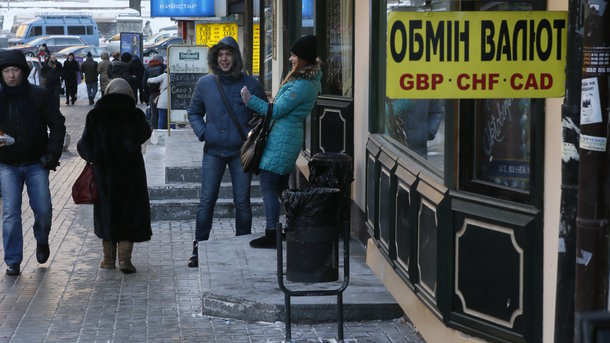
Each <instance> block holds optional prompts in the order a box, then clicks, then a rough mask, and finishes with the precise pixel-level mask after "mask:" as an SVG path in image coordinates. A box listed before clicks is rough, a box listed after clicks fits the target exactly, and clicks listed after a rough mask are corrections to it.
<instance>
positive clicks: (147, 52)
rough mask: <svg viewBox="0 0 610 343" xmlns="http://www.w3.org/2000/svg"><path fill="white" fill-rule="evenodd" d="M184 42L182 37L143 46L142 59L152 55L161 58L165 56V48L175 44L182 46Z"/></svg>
mask: <svg viewBox="0 0 610 343" xmlns="http://www.w3.org/2000/svg"><path fill="white" fill-rule="evenodd" d="M183 43H184V40H182V37H169V38H165V39H164V40H162V41H160V42H157V43H156V44H152V45H148V46H146V45H145V46H144V52H143V53H142V56H144V57H152V56H154V55H162V56H163V57H165V56H167V47H168V46H170V45H175V44H183Z"/></svg>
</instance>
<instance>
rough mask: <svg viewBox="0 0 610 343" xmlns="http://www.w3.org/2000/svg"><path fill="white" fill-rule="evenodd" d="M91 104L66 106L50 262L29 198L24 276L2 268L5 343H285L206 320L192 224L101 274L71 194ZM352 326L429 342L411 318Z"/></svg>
mask: <svg viewBox="0 0 610 343" xmlns="http://www.w3.org/2000/svg"><path fill="white" fill-rule="evenodd" d="M86 102H87V100H86V99H79V100H78V101H77V104H76V106H66V105H64V104H63V101H62V108H61V109H62V112H63V113H64V115H65V116H66V126H67V128H68V133H69V134H70V136H71V143H70V146H69V149H68V151H66V152H65V153H64V155H63V157H62V159H61V166H60V167H59V168H58V169H57V172H52V173H51V194H52V199H53V209H54V213H53V225H52V229H51V234H50V239H49V243H50V246H51V256H50V258H49V261H48V262H47V263H45V264H43V265H39V264H38V263H37V261H36V258H35V247H36V243H35V240H34V237H33V233H32V229H31V227H32V222H33V215H32V212H31V210H30V209H29V207H28V206H27V196H25V197H24V199H25V200H24V207H23V223H24V225H23V229H24V232H23V235H24V260H23V263H22V265H21V268H22V274H21V275H20V276H17V277H14V276H7V275H5V274H4V269H5V267H6V266H5V264H4V262H3V261H1V262H0V268H1V269H0V342H15V343H16V342H28V343H29V342H281V341H282V340H283V339H284V337H285V336H284V335H285V332H284V329H285V328H284V323H282V322H275V323H267V322H256V323H250V322H243V321H237V320H231V319H223V318H211V317H203V316H201V314H200V306H201V298H200V293H199V285H198V277H197V269H195V268H188V267H187V266H186V259H187V258H188V256H189V255H190V252H191V250H192V239H193V236H194V223H193V222H155V223H153V238H152V240H151V241H149V242H145V243H137V244H136V245H135V248H134V257H133V262H134V265H135V266H136V268H137V269H138V271H137V273H135V274H132V275H124V274H122V273H121V272H119V271H118V270H103V269H100V268H99V267H98V265H99V262H100V259H101V251H102V249H101V242H100V240H99V239H98V238H97V237H96V236H95V235H94V233H93V229H92V217H93V214H92V207H91V206H88V205H75V204H74V203H73V202H72V199H71V196H70V189H71V186H72V183H73V181H74V179H75V178H76V177H77V176H78V174H79V173H80V171H81V169H82V167H83V161H82V160H81V159H80V158H79V157H78V154H77V152H76V141H77V140H78V138H79V137H80V135H81V133H82V128H83V124H84V119H85V116H86V113H87V111H88V109H89V107H88V106H86V105H85V104H86ZM254 227H255V230H254V231H256V228H260V227H263V221H262V218H255V220H254ZM259 231H261V230H260V229H259ZM233 235H234V227H233V223H232V221H231V220H220V219H219V220H215V222H214V228H213V230H212V237H211V239H220V238H223V237H230V236H233ZM0 249H1V250H0V255H3V254H4V251H3V248H1V247H0ZM336 326H337V325H336V323H326V324H315V325H307V324H299V325H294V326H293V328H292V338H293V339H294V340H295V341H297V342H333V341H335V340H336V334H337V327H336ZM344 327H345V329H344V334H345V338H346V341H347V342H424V341H423V339H422V338H421V336H419V335H418V334H417V332H416V330H415V328H414V327H413V326H412V325H411V324H410V322H408V320H405V319H404V318H399V319H396V320H390V321H367V322H346V323H345V326H344Z"/></svg>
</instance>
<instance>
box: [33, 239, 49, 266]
mask: <svg viewBox="0 0 610 343" xmlns="http://www.w3.org/2000/svg"><path fill="white" fill-rule="evenodd" d="M49 253H50V251H49V243H38V244H36V260H38V263H40V264H42V263H45V262H47V260H48V259H49Z"/></svg>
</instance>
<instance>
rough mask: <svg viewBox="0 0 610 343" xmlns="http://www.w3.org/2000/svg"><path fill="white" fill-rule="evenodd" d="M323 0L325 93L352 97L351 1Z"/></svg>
mask: <svg viewBox="0 0 610 343" xmlns="http://www.w3.org/2000/svg"><path fill="white" fill-rule="evenodd" d="M325 3H326V15H327V16H326V27H327V28H328V37H327V39H326V40H325V41H326V44H328V45H327V47H326V51H327V52H328V56H327V58H326V60H325V61H324V63H326V73H325V74H326V75H324V77H325V78H326V85H327V86H328V89H326V90H325V93H326V94H330V95H338V96H344V97H352V96H353V85H354V79H353V58H352V56H353V53H352V36H353V32H352V30H353V16H352V13H353V11H354V9H353V7H354V1H353V0H328V1H326V2H325Z"/></svg>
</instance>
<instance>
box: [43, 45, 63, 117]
mask: <svg viewBox="0 0 610 343" xmlns="http://www.w3.org/2000/svg"><path fill="white" fill-rule="evenodd" d="M63 74H64V72H63V68H62V67H61V63H58V62H57V57H55V55H53V54H51V56H49V61H48V62H47V63H46V64H45V65H43V66H42V70H41V71H40V76H41V77H42V78H43V80H44V86H45V88H46V89H47V90H48V91H49V93H50V94H51V99H52V102H53V104H54V105H55V106H57V110H58V111H59V94H60V93H61V90H62V88H61V82H62V79H63Z"/></svg>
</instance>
